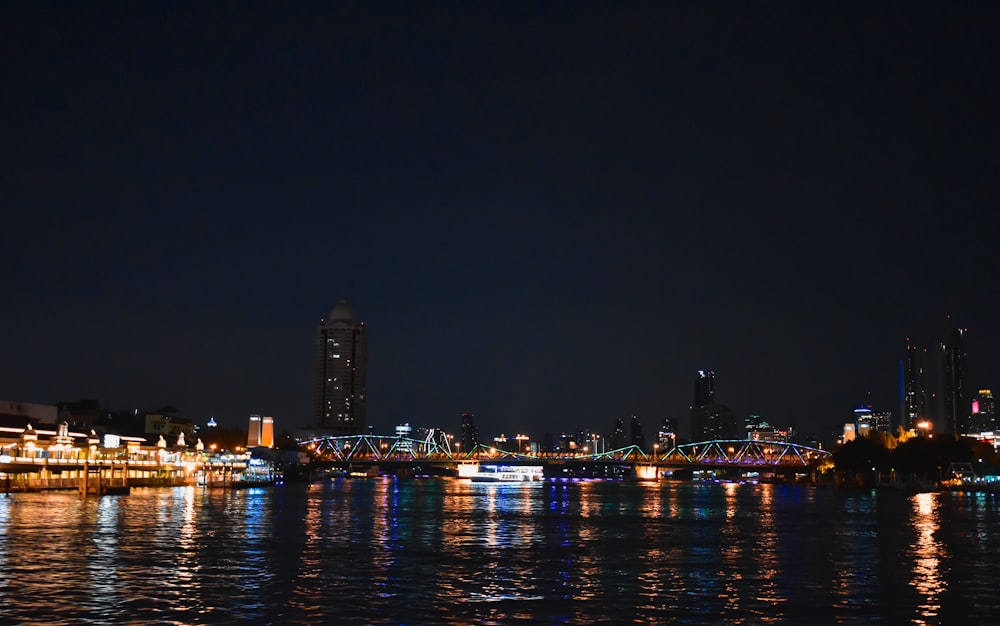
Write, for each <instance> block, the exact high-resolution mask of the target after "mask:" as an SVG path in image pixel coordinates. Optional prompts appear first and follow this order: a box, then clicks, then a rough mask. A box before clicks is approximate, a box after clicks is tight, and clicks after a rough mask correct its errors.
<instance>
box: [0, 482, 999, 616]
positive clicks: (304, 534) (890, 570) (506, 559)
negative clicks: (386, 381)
mask: <svg viewBox="0 0 1000 626" xmlns="http://www.w3.org/2000/svg"><path fill="white" fill-rule="evenodd" d="M998 587H1000V496H995V495H992V494H969V493H948V492H944V493H925V494H918V495H906V494H903V493H899V492H894V491H878V492H873V491H864V492H850V491H842V490H834V489H817V488H812V487H806V486H799V485H783V484H776V485H773V484H759V485H758V484H734V483H723V484H714V483H680V482H660V483H653V482H649V483H644V482H602V481H589V482H557V481H545V482H540V483H533V484H525V485H515V484H483V483H470V482H468V481H465V480H460V479H416V480H413V479H411V480H397V479H389V478H385V479H369V480H339V481H332V482H329V483H323V484H313V485H295V484H289V485H285V486H283V487H275V488H267V489H247V490H235V491H234V490H221V489H208V490H206V489H204V488H196V487H178V488H160V489H134V490H133V491H132V493H131V494H130V495H127V496H105V497H103V498H96V497H94V496H91V497H89V498H87V499H83V498H81V497H80V496H79V495H78V494H75V493H71V492H50V493H18V494H14V495H11V496H6V497H5V496H3V495H0V607H2V613H0V622H2V623H29V624H34V623H39V624H41V623H44V624H60V623H63V624H80V623H100V624H105V623H135V624H139V623H141V624H150V623H160V624H201V623H211V624H216V623H237V622H243V623H246V622H254V623H274V624H284V623H289V624H522V623H537V624H587V623H626V622H633V623H677V624H759V623H779V624H805V623H810V624H862V623H882V624H904V623H917V624H921V623H927V624H952V623H959V622H968V623H971V624H985V623H996V620H997V616H998V615H1000V589H998Z"/></svg>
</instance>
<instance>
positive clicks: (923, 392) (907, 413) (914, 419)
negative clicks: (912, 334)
mask: <svg viewBox="0 0 1000 626" xmlns="http://www.w3.org/2000/svg"><path fill="white" fill-rule="evenodd" d="M926 356H927V349H926V348H923V349H921V348H918V347H917V346H916V345H915V344H914V343H913V342H912V341H910V338H909V337H907V338H906V356H904V357H903V364H902V365H903V367H902V372H901V374H902V379H901V385H900V387H901V388H900V394H901V396H902V398H901V400H902V415H901V419H902V420H903V421H902V424H901V425H902V427H903V428H905V429H907V430H917V429H918V428H919V427H918V426H917V424H919V423H921V422H925V421H927V419H928V417H929V415H928V413H927V359H926Z"/></svg>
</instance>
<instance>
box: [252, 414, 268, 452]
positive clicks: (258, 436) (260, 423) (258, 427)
mask: <svg viewBox="0 0 1000 626" xmlns="http://www.w3.org/2000/svg"><path fill="white" fill-rule="evenodd" d="M258 446H263V447H265V448H273V447H274V418H273V417H269V416H267V415H260V414H257V413H254V414H253V415H251V416H250V425H249V426H248V427H247V447H248V448H256V447H258Z"/></svg>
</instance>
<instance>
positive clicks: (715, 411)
mask: <svg viewBox="0 0 1000 626" xmlns="http://www.w3.org/2000/svg"><path fill="white" fill-rule="evenodd" d="M737 437H738V434H737V430H736V414H735V413H733V411H732V410H731V409H730V408H729V407H727V406H726V405H724V404H719V403H718V402H716V401H715V372H713V371H710V370H709V371H706V370H698V374H697V376H696V377H695V379H694V405H693V406H692V407H691V439H692V440H693V441H706V440H715V439H736V438H737Z"/></svg>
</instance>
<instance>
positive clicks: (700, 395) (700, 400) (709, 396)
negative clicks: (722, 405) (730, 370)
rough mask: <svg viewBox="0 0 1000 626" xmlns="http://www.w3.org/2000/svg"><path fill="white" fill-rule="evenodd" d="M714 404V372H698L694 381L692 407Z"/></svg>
mask: <svg viewBox="0 0 1000 626" xmlns="http://www.w3.org/2000/svg"><path fill="white" fill-rule="evenodd" d="M713 402H715V372H713V371H711V370H709V371H707V372H706V371H705V370H698V377H697V378H695V380H694V405H695V406H708V405H709V404H712V403H713Z"/></svg>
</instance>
